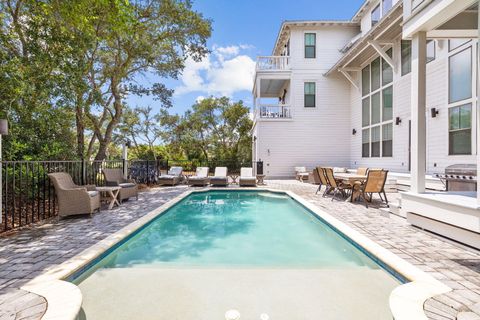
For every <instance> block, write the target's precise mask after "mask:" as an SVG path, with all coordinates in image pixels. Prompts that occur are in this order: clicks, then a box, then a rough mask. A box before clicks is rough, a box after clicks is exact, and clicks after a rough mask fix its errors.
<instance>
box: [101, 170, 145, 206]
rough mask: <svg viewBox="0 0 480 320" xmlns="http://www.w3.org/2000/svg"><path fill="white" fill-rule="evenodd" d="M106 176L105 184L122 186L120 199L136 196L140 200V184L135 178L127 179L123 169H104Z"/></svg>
mask: <svg viewBox="0 0 480 320" xmlns="http://www.w3.org/2000/svg"><path fill="white" fill-rule="evenodd" d="M102 172H103V176H104V177H105V185H106V186H109V187H121V189H120V194H119V195H118V198H119V199H118V200H119V201H123V200H125V199H128V198H132V197H135V198H136V199H137V200H138V186H137V184H136V183H135V180H133V179H125V178H124V177H123V172H122V169H102Z"/></svg>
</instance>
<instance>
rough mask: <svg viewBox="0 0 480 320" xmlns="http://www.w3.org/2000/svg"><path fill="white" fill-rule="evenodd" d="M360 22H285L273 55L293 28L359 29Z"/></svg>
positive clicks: (281, 27) (276, 41)
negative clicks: (337, 27) (338, 27)
mask: <svg viewBox="0 0 480 320" xmlns="http://www.w3.org/2000/svg"><path fill="white" fill-rule="evenodd" d="M359 25H360V23H359V22H353V21H350V20H285V21H283V22H282V25H281V26H280V31H279V32H278V35H277V39H276V40H275V45H274V46H273V50H272V55H275V51H277V49H278V46H279V45H280V43H282V40H283V39H284V38H285V37H286V36H287V34H288V29H289V28H290V27H292V26H298V27H308V26H310V27H326V26H352V27H358V26H359Z"/></svg>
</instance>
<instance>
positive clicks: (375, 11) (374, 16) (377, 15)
mask: <svg viewBox="0 0 480 320" xmlns="http://www.w3.org/2000/svg"><path fill="white" fill-rule="evenodd" d="M371 16H372V27H373V26H374V25H376V24H377V23H378V21H380V18H381V12H380V5H378V6H376V7H375V9H373V10H372V14H371Z"/></svg>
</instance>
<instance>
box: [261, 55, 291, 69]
mask: <svg viewBox="0 0 480 320" xmlns="http://www.w3.org/2000/svg"><path fill="white" fill-rule="evenodd" d="M288 70H290V57H289V56H260V57H257V66H256V71H257V72H259V71H288Z"/></svg>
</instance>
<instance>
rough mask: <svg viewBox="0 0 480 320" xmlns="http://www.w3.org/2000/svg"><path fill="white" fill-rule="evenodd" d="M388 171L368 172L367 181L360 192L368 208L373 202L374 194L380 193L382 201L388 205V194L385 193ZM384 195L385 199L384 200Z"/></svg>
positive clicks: (372, 170) (375, 170)
mask: <svg viewBox="0 0 480 320" xmlns="http://www.w3.org/2000/svg"><path fill="white" fill-rule="evenodd" d="M387 176H388V170H383V169H370V170H368V174H367V180H366V181H365V183H364V184H362V185H361V186H360V192H361V195H362V198H363V200H364V201H365V206H366V207H367V208H368V203H369V202H370V203H371V202H372V197H373V194H374V193H378V195H379V196H380V199H381V200H382V202H383V201H385V203H386V204H387V205H388V199H387V194H386V193H385V182H386V181H387ZM382 194H383V196H384V197H385V199H383V198H382Z"/></svg>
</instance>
